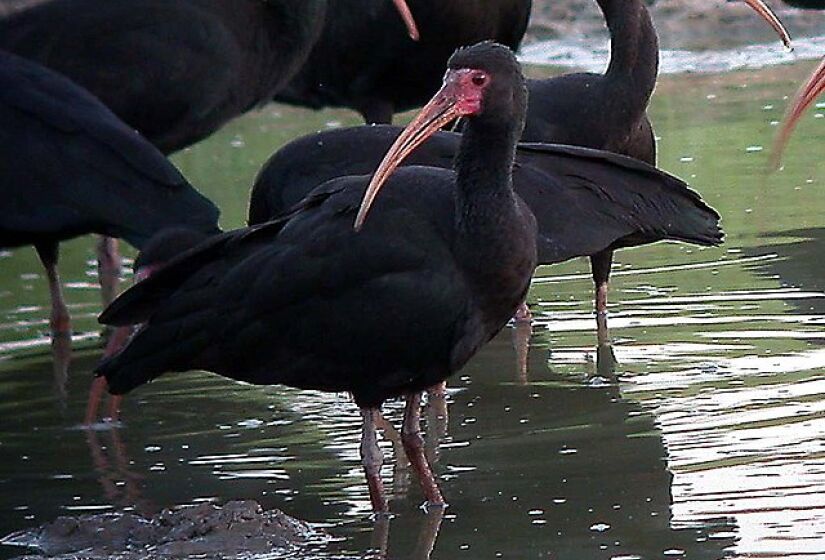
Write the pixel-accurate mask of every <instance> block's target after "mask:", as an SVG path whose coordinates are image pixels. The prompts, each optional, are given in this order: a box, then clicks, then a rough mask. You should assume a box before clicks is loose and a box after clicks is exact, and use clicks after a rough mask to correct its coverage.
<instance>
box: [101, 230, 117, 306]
mask: <svg viewBox="0 0 825 560" xmlns="http://www.w3.org/2000/svg"><path fill="white" fill-rule="evenodd" d="M97 276H98V280H99V281H100V292H101V298H102V299H103V307H107V306H108V305H109V304H110V303H112V302H113V301H114V299H115V297H116V296H117V288H118V284H119V282H120V254H119V253H118V248H117V239H114V238H113V237H105V236H103V235H101V236H100V239H99V240H98V242H97Z"/></svg>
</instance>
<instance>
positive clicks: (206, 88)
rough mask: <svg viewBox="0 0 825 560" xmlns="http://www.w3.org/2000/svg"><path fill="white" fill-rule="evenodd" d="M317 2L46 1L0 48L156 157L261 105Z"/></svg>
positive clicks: (305, 35)
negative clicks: (42, 72)
mask: <svg viewBox="0 0 825 560" xmlns="http://www.w3.org/2000/svg"><path fill="white" fill-rule="evenodd" d="M325 6H326V2H325V1H324V0H306V1H304V2H285V1H275V0H268V1H260V0H183V1H179V2H166V1H162V0H129V1H125V0H114V1H108V2H96V1H94V0H51V1H48V2H44V3H40V4H36V5H33V6H31V7H28V8H26V9H23V10H21V11H18V12H16V13H13V14H11V15H9V16H7V17H5V18H3V19H2V20H0V48H2V49H5V50H8V51H10V52H13V53H16V54H18V55H20V56H23V57H25V58H29V59H32V60H35V61H37V62H39V63H40V64H42V65H44V66H47V67H49V68H52V69H53V70H57V71H59V72H61V73H63V74H65V75H66V76H68V77H69V78H71V79H72V80H74V81H75V82H77V83H78V84H80V85H82V86H84V87H85V88H86V89H88V90H89V91H91V92H92V93H93V94H95V95H96V96H97V97H99V98H100V99H101V101H103V103H105V104H106V105H107V106H108V107H109V108H110V109H111V110H112V111H113V112H114V113H115V114H116V115H118V116H119V117H120V118H121V119H122V120H123V121H124V122H126V123H127V124H129V125H130V126H131V127H133V128H135V129H137V130H138V131H140V132H141V134H143V135H144V136H145V137H146V138H147V139H148V140H149V141H150V142H152V143H153V144H154V145H155V146H157V147H158V148H159V149H160V150H161V151H162V152H164V153H167V154H168V153H171V152H174V151H176V150H179V149H181V148H184V147H186V146H189V145H190V144H193V143H195V142H197V141H198V140H201V139H203V138H205V137H206V136H208V135H210V134H211V133H213V132H214V131H215V130H217V129H218V128H219V127H220V126H221V125H223V124H224V123H226V122H227V121H228V120H230V119H232V118H234V117H236V116H238V115H240V114H241V113H244V112H246V111H248V110H249V109H252V108H253V107H255V106H256V105H260V104H262V103H265V102H267V101H269V100H270V99H271V98H272V96H273V95H274V94H275V92H276V91H277V90H278V89H279V88H280V87H282V86H283V85H284V84H285V83H286V82H287V80H288V79H289V78H290V77H291V76H292V74H294V73H295V71H297V69H298V68H299V67H300V65H301V63H302V62H303V61H304V59H305V58H306V56H307V55H308V54H309V49H310V48H311V46H312V44H313V43H314V42H315V40H316V39H317V37H318V33H319V32H320V30H321V26H322V24H323V21H324V18H323V14H324V9H325Z"/></svg>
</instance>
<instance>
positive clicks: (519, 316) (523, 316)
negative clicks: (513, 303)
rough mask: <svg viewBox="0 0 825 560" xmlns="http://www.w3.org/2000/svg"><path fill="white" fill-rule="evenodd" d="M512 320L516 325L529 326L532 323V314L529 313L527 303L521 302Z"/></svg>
mask: <svg viewBox="0 0 825 560" xmlns="http://www.w3.org/2000/svg"><path fill="white" fill-rule="evenodd" d="M513 318H514V319H515V320H516V323H528V324H530V323H531V322H532V321H533V314H532V313H531V312H530V307H529V306H528V305H527V301H523V302H521V305H519V306H518V309H516V314H515V315H514V316H513Z"/></svg>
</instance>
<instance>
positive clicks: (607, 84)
mask: <svg viewBox="0 0 825 560" xmlns="http://www.w3.org/2000/svg"><path fill="white" fill-rule="evenodd" d="M597 1H598V4H599V7H600V8H601V10H602V13H603V14H604V17H605V22H606V23H607V27H608V29H609V30H610V65H609V66H608V68H607V71H606V72H605V73H604V74H591V73H581V74H564V75H562V76H558V77H555V78H550V79H546V80H530V81H529V82H528V88H529V91H530V105H529V108H528V111H527V122H526V124H525V127H524V135H523V136H522V141H524V142H545V143H553V144H572V145H575V146H585V147H588V148H597V149H601V150H607V151H610V152H615V153H618V154H624V155H627V156H630V157H634V158H636V159H640V160H642V161H644V162H647V163H649V164H651V165H655V164H656V143H655V140H654V138H653V129H652V126H651V124H650V120H649V119H648V117H647V106H648V103H649V102H650V96H651V95H652V94H653V88H654V87H655V85H656V76H657V73H658V67H659V43H658V38H657V37H656V31H655V29H654V28H653V22H652V21H651V19H650V14H649V13H648V11H647V8H646V7H645V5H644V3H643V2H642V1H641V0H597Z"/></svg>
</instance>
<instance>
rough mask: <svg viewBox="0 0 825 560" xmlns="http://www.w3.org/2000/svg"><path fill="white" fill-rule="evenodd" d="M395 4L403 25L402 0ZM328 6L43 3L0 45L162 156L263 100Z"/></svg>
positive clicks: (113, 270)
mask: <svg viewBox="0 0 825 560" xmlns="http://www.w3.org/2000/svg"><path fill="white" fill-rule="evenodd" d="M379 1H381V2H387V3H389V2H388V0H379ZM393 1H394V2H395V3H396V5H397V6H398V9H399V10H401V11H402V14H404V15H405V16H407V17H406V19H405V21H406V22H407V23H408V24H410V21H411V20H410V19H409V10H408V9H407V7H406V4H405V3H404V0H393ZM326 6H327V0H303V1H301V2H289V1H286V0H181V1H177V2H168V1H166V0H108V1H106V2H98V1H97V0H47V1H44V2H38V3H33V4H32V5H29V6H23V7H21V8H20V9H19V10H18V11H15V12H12V13H11V14H9V15H6V16H5V17H2V18H0V49H5V50H7V51H10V52H13V53H15V54H18V55H20V56H23V57H25V58H29V59H31V60H34V61H36V62H38V63H40V64H42V65H44V66H47V67H49V68H51V69H53V70H57V71H59V72H61V73H63V74H64V75H66V76H68V77H69V78H70V79H72V80H74V81H75V82H77V83H78V84H80V85H82V86H84V87H85V88H86V89H88V90H89V91H91V92H92V93H93V94H94V95H96V96H97V97H98V98H100V99H101V100H102V101H103V103H104V104H106V105H107V106H108V107H109V108H110V109H111V110H112V111H113V112H114V113H115V114H116V115H117V116H118V117H120V118H121V119H122V120H123V121H124V122H126V123H127V124H128V125H130V126H131V127H133V128H135V129H137V130H138V131H139V132H140V133H141V134H143V135H144V136H145V137H146V138H147V139H148V140H149V141H150V142H152V143H153V144H154V145H155V146H157V147H158V148H159V149H160V150H161V151H162V152H163V153H165V154H169V153H172V152H175V151H177V150H180V149H181V148H184V147H186V146H189V145H191V144H193V143H195V142H197V141H199V140H202V139H203V138H205V137H207V136H209V135H210V134H212V133H213V132H214V131H215V130H217V129H218V128H219V127H221V126H222V125H223V124H225V123H226V122H227V121H229V120H231V119H233V118H235V117H237V116H238V115H240V114H242V113H244V112H246V111H249V110H250V109H252V108H254V107H256V106H258V105H261V104H263V103H266V102H268V101H270V100H271V99H272V97H273V95H274V94H275V93H276V92H277V91H278V90H279V89H280V88H281V87H283V85H284V84H286V83H287V81H288V80H289V78H291V77H292V75H293V74H294V73H295V72H296V71H297V70H298V69H299V68H300V66H301V64H302V63H303V62H304V60H305V59H306V57H307V56H308V54H309V52H310V48H311V47H312V45H313V44H314V42H315V41H316V39H317V38H318V36H319V33H320V31H321V28H322V26H323V24H324V22H325V18H324V13H325V11H326ZM394 15H395V17H396V18H397V19H398V20H399V21H401V18H399V17H398V14H394ZM356 17H357V16H356ZM115 251H116V246H115V244H114V242H113V241H112V240H102V241H101V243H100V245H99V248H98V259H99V262H100V263H101V285H102V287H103V300H104V302H105V303H109V302H110V301H111V297H110V296H111V295H113V293H114V291H115V290H116V284H117V277H118V270H119V261H118V259H117V256H116V253H115Z"/></svg>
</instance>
